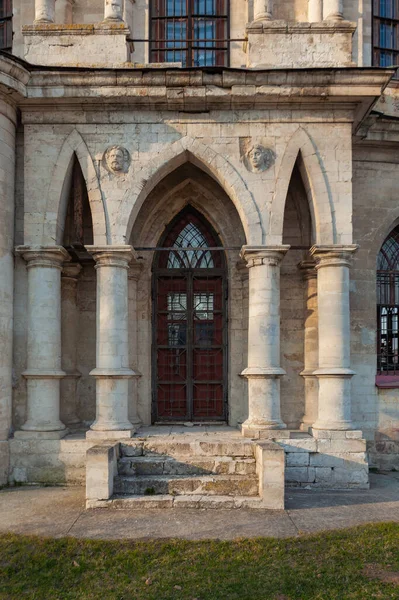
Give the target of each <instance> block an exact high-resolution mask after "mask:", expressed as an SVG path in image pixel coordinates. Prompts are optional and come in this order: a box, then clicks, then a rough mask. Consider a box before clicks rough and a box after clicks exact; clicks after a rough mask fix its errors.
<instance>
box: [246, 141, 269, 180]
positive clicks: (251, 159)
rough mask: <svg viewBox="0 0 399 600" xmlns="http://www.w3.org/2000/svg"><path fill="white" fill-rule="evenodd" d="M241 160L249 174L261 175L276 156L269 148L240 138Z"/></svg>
mask: <svg viewBox="0 0 399 600" xmlns="http://www.w3.org/2000/svg"><path fill="white" fill-rule="evenodd" d="M240 154H241V160H242V162H243V163H244V165H245V168H246V169H247V171H249V172H250V173H262V172H263V171H267V170H268V169H270V167H271V166H272V165H273V164H274V161H275V160H276V155H275V153H274V151H273V150H272V149H271V148H267V147H266V146H265V145H264V144H263V143H262V142H256V141H253V140H252V139H251V138H240Z"/></svg>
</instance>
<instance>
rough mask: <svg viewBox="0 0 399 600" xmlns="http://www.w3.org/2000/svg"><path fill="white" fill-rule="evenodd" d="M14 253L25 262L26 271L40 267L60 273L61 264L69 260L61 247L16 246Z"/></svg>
mask: <svg viewBox="0 0 399 600" xmlns="http://www.w3.org/2000/svg"><path fill="white" fill-rule="evenodd" d="M15 252H16V254H20V255H21V256H22V257H23V259H24V260H25V261H26V262H27V268H28V269H30V268H32V267H42V268H52V269H59V270H60V271H61V270H62V268H63V264H64V263H67V262H69V261H70V260H71V257H70V256H69V254H68V252H67V251H66V250H65V248H63V247H62V246H17V247H16V248H15Z"/></svg>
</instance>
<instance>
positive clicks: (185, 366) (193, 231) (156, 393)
mask: <svg viewBox="0 0 399 600" xmlns="http://www.w3.org/2000/svg"><path fill="white" fill-rule="evenodd" d="M226 273H227V269H226V259H225V253H224V250H223V247H222V244H221V242H220V240H219V238H218V236H217V234H216V232H215V231H214V229H213V228H212V226H211V225H210V224H209V223H208V221H207V220H206V219H205V218H204V217H203V216H202V215H201V214H200V213H199V212H198V211H196V210H195V209H194V208H192V207H191V206H187V207H186V208H185V209H184V210H182V211H181V212H180V213H179V214H178V215H177V217H176V218H175V219H173V221H172V222H171V223H170V225H169V226H168V227H167V229H166V231H165V233H164V235H163V236H162V239H161V242H160V244H159V249H158V250H157V251H156V252H155V257H154V262H153V286H152V289H153V313H152V330H153V352H152V372H153V382H152V389H153V393H152V397H153V402H152V419H153V421H155V422H157V421H169V422H170V421H224V420H226V419H227V327H226V324H227V301H226V300H227V280H226Z"/></svg>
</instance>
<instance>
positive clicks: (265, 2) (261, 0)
mask: <svg viewBox="0 0 399 600" xmlns="http://www.w3.org/2000/svg"><path fill="white" fill-rule="evenodd" d="M272 19H273V0H254V21H271V20H272Z"/></svg>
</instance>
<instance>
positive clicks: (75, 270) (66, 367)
mask: <svg viewBox="0 0 399 600" xmlns="http://www.w3.org/2000/svg"><path fill="white" fill-rule="evenodd" d="M81 270H82V267H81V265H80V264H78V263H70V264H66V265H64V267H63V270H62V276H61V339H62V359H61V366H62V370H63V371H65V377H64V378H63V379H62V381H61V420H62V421H63V423H65V424H66V425H76V424H77V423H79V422H80V419H79V417H78V415H77V401H78V398H77V383H78V379H79V377H81V373H80V372H79V371H78V370H77V364H76V356H77V347H78V328H79V323H78V321H79V313H78V307H77V283H78V277H79V273H80V271H81Z"/></svg>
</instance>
